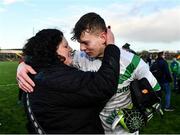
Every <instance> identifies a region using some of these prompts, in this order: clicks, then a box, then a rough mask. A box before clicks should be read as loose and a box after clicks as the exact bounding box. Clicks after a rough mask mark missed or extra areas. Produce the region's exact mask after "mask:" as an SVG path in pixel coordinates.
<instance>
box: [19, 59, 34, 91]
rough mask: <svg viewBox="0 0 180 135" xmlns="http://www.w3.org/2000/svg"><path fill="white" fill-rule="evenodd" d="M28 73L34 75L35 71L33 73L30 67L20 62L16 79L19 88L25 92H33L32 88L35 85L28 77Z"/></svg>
mask: <svg viewBox="0 0 180 135" xmlns="http://www.w3.org/2000/svg"><path fill="white" fill-rule="evenodd" d="M28 73H31V74H36V71H34V69H33V68H32V67H31V66H29V65H27V64H25V63H24V62H22V63H21V64H19V66H18V68H17V74H16V78H17V81H18V85H19V88H21V89H22V90H23V91H25V92H33V87H34V86H35V84H34V82H33V81H32V80H31V78H30V77H29V76H28Z"/></svg>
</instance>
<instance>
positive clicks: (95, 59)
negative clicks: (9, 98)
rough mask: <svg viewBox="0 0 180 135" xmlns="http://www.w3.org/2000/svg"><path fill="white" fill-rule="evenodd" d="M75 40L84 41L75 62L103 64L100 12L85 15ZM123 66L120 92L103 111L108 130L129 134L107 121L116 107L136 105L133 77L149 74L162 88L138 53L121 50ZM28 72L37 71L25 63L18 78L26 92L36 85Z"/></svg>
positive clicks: (90, 66) (88, 67)
mask: <svg viewBox="0 0 180 135" xmlns="http://www.w3.org/2000/svg"><path fill="white" fill-rule="evenodd" d="M72 39H74V40H77V41H78V42H79V43H80V49H81V52H76V53H75V55H74V62H73V64H74V65H76V67H78V68H79V69H81V70H83V71H97V70H98V69H99V67H100V65H101V59H102V57H103V54H104V49H105V46H104V45H105V44H106V41H107V37H106V25H105V22H104V20H103V18H101V17H100V16H99V15H98V14H96V13H87V14H85V15H84V16H82V17H81V18H80V19H79V21H78V22H77V23H76V24H75V27H74V29H73V37H72ZM120 66H121V68H120V72H119V74H120V76H119V84H118V89H117V92H116V94H115V95H114V96H113V97H112V98H111V99H110V100H109V101H108V102H107V104H106V106H105V107H104V109H103V110H102V111H101V113H100V118H101V121H102V125H103V127H104V130H105V133H119V134H123V133H124V134H126V133H128V132H127V131H126V130H125V129H123V128H122V127H121V126H117V127H116V128H115V129H114V130H112V125H111V124H108V123H107V118H108V117H109V116H110V115H111V114H112V112H113V111H114V110H117V109H122V108H129V107H130V106H131V105H132V101H131V94H130V83H131V82H132V81H133V80H135V79H138V80H140V79H142V78H144V77H145V78H147V79H148V81H149V83H150V84H151V86H152V88H153V90H154V91H158V90H160V86H159V84H158V83H157V80H156V79H155V78H154V76H153V75H152V74H151V72H150V71H149V67H148V65H147V64H146V63H145V62H144V61H143V60H142V59H141V58H140V57H138V56H137V55H134V54H133V53H130V52H127V51H126V50H123V49H121V56H120ZM26 72H31V73H34V71H33V70H32V68H31V67H29V66H27V65H21V67H20V68H19V70H18V73H17V78H19V79H21V83H20V84H19V86H20V87H21V88H23V89H24V90H25V91H30V89H31V90H32V87H31V85H29V84H33V82H32V81H31V80H30V79H29V78H28V77H27V74H26ZM23 78H25V80H24V79H23ZM33 85H34V84H33Z"/></svg>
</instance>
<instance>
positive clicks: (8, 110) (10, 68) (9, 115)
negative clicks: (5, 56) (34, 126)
mask: <svg viewBox="0 0 180 135" xmlns="http://www.w3.org/2000/svg"><path fill="white" fill-rule="evenodd" d="M17 65H18V62H0V123H1V124H0V134H12V133H13V134H18V133H27V131H26V127H25V123H26V116H25V113H24V109H23V106H22V105H19V104H17V99H18V98H17V97H18V91H19V89H18V86H17V85H15V84H16V79H15V77H16V68H17ZM7 84H11V85H9V86H8V85H7Z"/></svg>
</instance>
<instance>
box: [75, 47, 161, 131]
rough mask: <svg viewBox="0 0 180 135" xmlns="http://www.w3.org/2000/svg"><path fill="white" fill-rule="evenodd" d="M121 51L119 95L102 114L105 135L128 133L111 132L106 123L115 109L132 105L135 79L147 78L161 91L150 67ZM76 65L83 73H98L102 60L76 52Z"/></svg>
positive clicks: (117, 94) (133, 55)
mask: <svg viewBox="0 0 180 135" xmlns="http://www.w3.org/2000/svg"><path fill="white" fill-rule="evenodd" d="M120 50H121V56H120V72H119V84H118V89H117V93H116V94H115V95H114V96H112V98H111V99H110V100H109V101H108V102H107V104H106V106H105V107H104V109H103V110H102V111H101V113H100V118H101V121H102V125H103V127H104V129H105V133H115V134H116V133H118V134H120V133H125V134H126V133H127V132H126V131H125V130H124V129H122V128H121V127H118V129H116V130H117V131H118V132H117V131H116V130H115V131H112V130H111V125H109V124H107V123H106V119H107V117H108V116H109V115H110V114H111V112H112V111H113V110H114V109H119V108H127V107H128V106H129V105H131V103H132V101H131V94H130V83H131V82H132V81H133V80H134V79H138V80H139V79H142V78H143V77H145V78H147V80H148V81H149V83H150V84H151V86H152V88H153V90H155V91H157V90H160V86H159V84H158V83H157V80H156V79H155V77H154V76H153V75H152V73H151V72H150V71H149V66H148V65H147V64H146V63H145V62H144V61H143V60H142V59H141V58H140V57H139V56H137V55H135V54H133V53H130V52H128V51H126V50H123V49H120ZM74 64H75V65H76V66H77V67H78V68H79V69H80V70H83V71H97V70H98V69H99V67H100V66H101V60H99V59H94V58H90V57H89V56H87V55H86V54H85V53H84V52H76V53H75V55H74Z"/></svg>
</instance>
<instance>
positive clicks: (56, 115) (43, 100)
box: [23, 29, 120, 133]
mask: <svg viewBox="0 0 180 135" xmlns="http://www.w3.org/2000/svg"><path fill="white" fill-rule="evenodd" d="M107 36H109V37H113V34H112V32H111V31H110V30H109V32H107ZM113 44H114V38H109V41H108V42H107V47H106V49H105V53H104V58H103V60H102V66H101V67H100V69H99V70H98V71H97V72H84V71H80V70H78V69H76V68H74V67H72V56H71V52H72V49H71V48H70V47H69V45H68V43H67V41H66V39H65V38H64V36H63V33H62V32H61V31H59V30H57V29H44V30H41V31H39V32H38V33H37V34H36V35H35V36H34V37H32V38H30V39H29V40H28V42H27V43H26V44H25V46H24V48H23V52H24V55H25V63H27V64H29V65H31V66H32V67H33V68H34V69H35V70H36V71H37V74H36V75H34V76H33V75H31V78H32V79H33V81H34V82H35V84H36V86H35V88H34V89H35V90H34V92H33V93H29V94H27V95H26V103H27V104H26V107H27V112H28V114H29V115H28V131H29V133H104V131H103V128H102V125H101V121H100V118H99V112H100V111H101V109H102V108H103V107H104V105H105V103H106V102H107V101H108V99H110V98H111V96H112V95H113V94H114V93H115V90H116V89H117V83H118V77H119V57H120V51H119V49H118V47H116V46H115V45H113Z"/></svg>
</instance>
